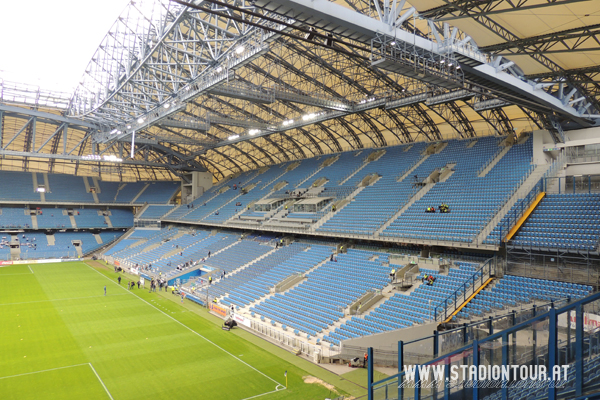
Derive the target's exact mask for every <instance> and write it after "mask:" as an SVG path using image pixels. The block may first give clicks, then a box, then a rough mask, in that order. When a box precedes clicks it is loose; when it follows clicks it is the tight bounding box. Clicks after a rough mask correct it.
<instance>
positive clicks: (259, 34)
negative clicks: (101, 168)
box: [70, 0, 280, 139]
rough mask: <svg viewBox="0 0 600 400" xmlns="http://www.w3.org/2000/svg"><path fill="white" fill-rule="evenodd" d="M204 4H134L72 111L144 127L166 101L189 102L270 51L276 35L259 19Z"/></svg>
mask: <svg viewBox="0 0 600 400" xmlns="http://www.w3.org/2000/svg"><path fill="white" fill-rule="evenodd" d="M241 4H242V6H243V7H245V8H246V9H251V8H253V6H252V5H251V4H246V3H245V2H242V3H241ZM144 5H145V6H146V7H144ZM153 5H156V7H151V6H153ZM203 7H206V3H204V4H203ZM207 7H208V10H197V9H190V8H189V7H188V6H182V5H180V4H176V3H174V2H170V1H167V0H139V1H136V2H135V3H131V4H130V5H129V6H128V8H127V9H126V10H125V12H124V13H123V14H122V15H121V17H120V18H119V19H118V20H117V22H116V23H115V24H114V25H113V27H112V28H111V30H110V31H109V33H108V34H107V36H106V37H105V38H104V40H103V42H102V44H101V46H100V47H99V48H98V50H97V51H96V53H95V55H94V57H93V58H92V61H91V62H90V64H89V65H88V68H87V70H86V74H85V75H84V79H83V82H82V84H81V85H80V86H79V87H78V89H77V90H76V92H75V96H74V99H73V104H72V107H71V108H70V113H71V114H72V115H86V116H87V117H89V118H94V119H97V120H99V121H102V122H103V123H105V124H106V125H109V126H111V129H112V128H114V127H117V126H120V125H123V127H121V128H120V129H119V130H121V131H122V132H124V131H125V129H139V128H140V127H141V126H142V125H140V126H136V122H135V120H136V119H138V118H143V119H144V121H142V122H140V123H139V124H145V125H146V126H147V124H148V121H151V122H152V123H155V122H158V121H159V120H160V119H162V118H165V117H166V116H168V113H169V112H170V111H165V110H164V108H163V107H162V106H163V105H164V106H165V107H166V106H167V105H168V104H170V103H171V102H172V101H173V99H175V100H176V101H178V102H186V101H188V100H190V99H193V98H194V97H196V96H198V95H199V94H200V93H202V92H203V91H206V90H209V89H210V88H211V87H214V86H215V85H217V84H219V83H220V82H223V81H225V80H226V79H227V77H228V75H229V73H230V71H232V70H234V69H236V68H239V67H240V66H242V65H244V64H245V63H248V62H250V61H251V60H252V59H253V58H254V57H256V56H258V55H260V54H261V53H263V52H264V51H266V50H267V49H268V43H267V41H268V40H270V39H273V38H274V33H273V32H271V31H269V32H264V31H262V30H260V29H257V28H256V27H255V26H254V24H256V21H258V20H260V18H258V17H251V16H244V20H243V21H242V22H241V23H240V22H236V21H235V15H234V11H233V10H231V9H226V10H223V9H222V8H221V9H219V7H216V6H214V5H208V6H207ZM207 11H210V12H207ZM238 19H239V18H238ZM265 24H266V25H269V24H270V26H271V27H272V28H273V29H277V28H280V26H278V25H277V24H274V23H271V22H269V23H265ZM139 124H137V125H139ZM125 125H127V126H131V128H125ZM108 139H109V138H108Z"/></svg>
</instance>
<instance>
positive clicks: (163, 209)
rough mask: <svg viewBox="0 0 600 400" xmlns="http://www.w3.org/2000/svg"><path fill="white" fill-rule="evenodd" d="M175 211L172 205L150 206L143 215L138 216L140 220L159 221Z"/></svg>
mask: <svg viewBox="0 0 600 400" xmlns="http://www.w3.org/2000/svg"><path fill="white" fill-rule="evenodd" d="M172 209H173V206H172V205H168V206H156V205H153V206H148V208H146V209H145V210H144V211H143V212H142V213H141V214H138V215H136V218H138V219H149V220H157V219H160V218H161V217H162V216H163V215H165V214H166V213H168V212H169V211H171V210H172Z"/></svg>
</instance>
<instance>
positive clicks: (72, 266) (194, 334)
mask: <svg viewBox="0 0 600 400" xmlns="http://www.w3.org/2000/svg"><path fill="white" fill-rule="evenodd" d="M116 277H117V275H116V274H114V273H113V272H111V271H108V270H105V269H102V268H99V269H96V268H93V267H91V266H89V265H87V264H86V263H83V262H70V263H57V264H31V265H18V266H8V267H2V268H0V321H1V323H0V326H1V329H0V355H1V357H0V398H1V399H18V400H25V399H44V400H53V399H77V400H81V399H114V400H125V399H145V400H147V399H169V400H172V399H174V398H178V399H224V400H226V399H236V400H242V399H252V398H260V399H265V400H272V399H325V398H327V397H336V395H335V394H333V393H331V392H330V391H329V390H328V389H326V388H325V387H323V386H320V385H314V384H313V385H310V384H305V383H304V382H303V380H302V377H303V376H306V375H309V374H308V373H307V372H306V371H305V370H303V369H302V368H300V367H298V366H296V365H294V364H297V363H295V362H289V361H286V360H284V359H282V358H280V357H278V356H277V355H275V354H273V353H271V352H269V351H267V350H265V349H263V348H262V347H261V346H257V345H255V344H252V343H250V342H249V341H247V340H245V339H244V338H242V337H240V336H239V335H236V334H233V333H232V332H224V331H222V330H221V329H220V327H219V326H217V325H216V324H215V323H214V322H211V321H209V320H207V319H205V318H202V317H200V316H198V315H197V314H195V313H193V312H190V310H189V309H187V308H185V307H182V306H181V305H179V304H177V303H175V302H173V301H171V300H170V299H167V298H165V297H163V296H160V295H158V294H155V293H148V290H147V289H146V290H142V289H137V288H136V289H134V290H132V291H129V290H127V289H126V288H125V280H124V281H123V283H122V285H121V286H119V285H118V284H117V282H116ZM105 285H106V288H107V294H106V296H105V295H104V286H105ZM146 286H148V284H147V285H146ZM285 371H287V379H288V380H287V382H288V387H286V386H285V385H286V378H285V377H284V372H285Z"/></svg>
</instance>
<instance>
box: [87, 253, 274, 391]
mask: <svg viewBox="0 0 600 400" xmlns="http://www.w3.org/2000/svg"><path fill="white" fill-rule="evenodd" d="M84 264H85V265H86V266H87V267H88V268H89V269H91V270H92V271H94V272H96V273H97V274H99V275H102V276H103V277H104V278H106V279H108V280H109V281H111V282H112V283H113V284H115V285H117V286H119V287H120V288H121V289H123V290H125V291H127V293H130V294H132V295H134V296H135V297H137V298H138V299H140V300H141V301H143V302H144V303H146V304H148V305H149V306H150V307H152V308H154V309H156V311H158V312H161V313H163V314H164V315H166V316H167V317H168V318H170V319H172V320H173V321H175V322H177V323H178V324H179V325H181V326H183V327H184V328H186V329H187V330H189V331H190V332H193V333H194V334H196V335H197V336H199V337H201V338H202V339H204V340H206V341H207V342H208V343H210V344H212V345H213V346H215V347H216V348H218V349H219V350H221V351H223V352H224V353H226V354H229V355H230V356H231V357H233V358H235V359H236V360H238V361H239V362H241V363H242V364H244V365H246V366H248V367H250V368H251V369H253V370H254V371H256V372H258V373H259V374H261V375H262V376H264V377H265V378H267V379H269V380H271V381H273V382H275V383H276V384H278V385H281V386H284V385H282V384H281V383H279V382H277V381H276V380H275V379H273V378H271V377H270V376H268V375H267V374H265V373H264V372H262V371H259V370H258V369H256V368H255V367H253V366H252V365H250V364H248V363H247V362H245V361H242V360H240V359H239V358H238V357H236V356H234V355H233V354H231V353H230V352H228V351H227V350H225V349H224V348H222V347H221V346H219V345H218V344H216V343H214V342H211V341H210V340H208V339H207V338H205V337H204V336H202V335H201V334H199V333H198V332H196V331H195V330H193V329H192V328H190V327H189V326H187V325H185V324H184V323H183V322H180V321H178V320H176V319H175V318H173V317H171V316H170V315H169V314H167V313H166V312H164V311H162V310H160V309H159V308H158V307H156V306H154V305H152V304H150V303H149V302H147V301H146V300H144V299H142V298H141V297H140V296H138V295H137V294H135V293H133V292H130V291H129V290H127V289H125V288H124V287H123V286H121V285H119V284H118V283H117V282H114V281H113V280H112V279H110V278H109V277H107V276H106V275H103V274H101V273H100V272H99V271H97V270H95V269H94V268H92V267H91V266H90V265H88V264H87V263H84ZM284 387H285V386H284ZM265 394H266V393H265Z"/></svg>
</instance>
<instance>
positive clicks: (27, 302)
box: [0, 274, 127, 306]
mask: <svg viewBox="0 0 600 400" xmlns="http://www.w3.org/2000/svg"><path fill="white" fill-rule="evenodd" d="M23 275H30V274H23ZM0 276H1V275H0ZM126 294H127V293H122V294H118V293H117V294H109V295H107V296H87V297H71V298H68V299H48V300H35V301H23V302H21V303H0V306H15V305H19V304H33V303H45V302H47V301H67V300H81V299H93V298H96V297H110V296H125V295H126Z"/></svg>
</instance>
